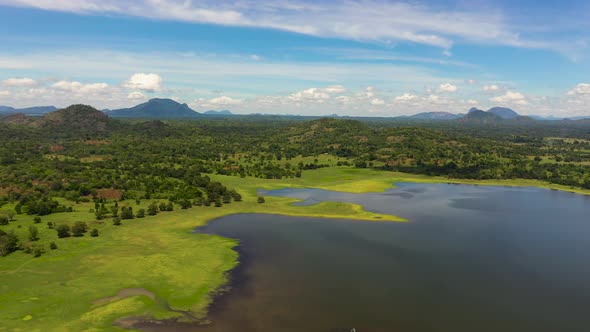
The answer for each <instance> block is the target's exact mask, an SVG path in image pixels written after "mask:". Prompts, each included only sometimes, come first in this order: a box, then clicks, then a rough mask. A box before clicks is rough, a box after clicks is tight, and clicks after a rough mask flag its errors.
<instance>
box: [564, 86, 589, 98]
mask: <svg viewBox="0 0 590 332" xmlns="http://www.w3.org/2000/svg"><path fill="white" fill-rule="evenodd" d="M567 94H568V96H576V95H590V84H588V83H580V84H578V85H576V86H575V87H574V88H573V89H571V90H570V91H568V93H567Z"/></svg>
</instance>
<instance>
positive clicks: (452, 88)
mask: <svg viewBox="0 0 590 332" xmlns="http://www.w3.org/2000/svg"><path fill="white" fill-rule="evenodd" d="M438 89H439V91H441V92H456V91H457V86H456V85H453V84H451V83H444V84H441V85H439V87H438Z"/></svg>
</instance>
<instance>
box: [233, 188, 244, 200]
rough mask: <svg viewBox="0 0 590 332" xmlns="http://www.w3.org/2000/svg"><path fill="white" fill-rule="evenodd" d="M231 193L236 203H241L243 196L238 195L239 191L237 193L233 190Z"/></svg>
mask: <svg viewBox="0 0 590 332" xmlns="http://www.w3.org/2000/svg"><path fill="white" fill-rule="evenodd" d="M230 193H231V196H232V198H233V199H234V201H235V202H239V201H241V200H242V195H240V193H238V192H237V191H235V190H233V189H232V190H231V191H230Z"/></svg>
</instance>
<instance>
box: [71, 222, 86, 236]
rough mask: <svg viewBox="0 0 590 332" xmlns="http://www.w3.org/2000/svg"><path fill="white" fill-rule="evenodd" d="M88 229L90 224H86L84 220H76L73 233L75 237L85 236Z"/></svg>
mask: <svg viewBox="0 0 590 332" xmlns="http://www.w3.org/2000/svg"><path fill="white" fill-rule="evenodd" d="M87 230H88V225H86V223H85V222H83V221H76V223H75V224H74V226H72V234H73V235H74V236H75V237H81V236H84V233H86V231H87Z"/></svg>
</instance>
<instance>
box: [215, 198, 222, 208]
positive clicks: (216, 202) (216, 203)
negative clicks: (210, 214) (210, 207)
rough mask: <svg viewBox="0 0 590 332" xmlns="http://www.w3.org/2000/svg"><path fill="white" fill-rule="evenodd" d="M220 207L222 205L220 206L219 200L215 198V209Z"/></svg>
mask: <svg viewBox="0 0 590 332" xmlns="http://www.w3.org/2000/svg"><path fill="white" fill-rule="evenodd" d="M221 206H222V204H221V199H219V198H217V199H216V200H215V207H221Z"/></svg>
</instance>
